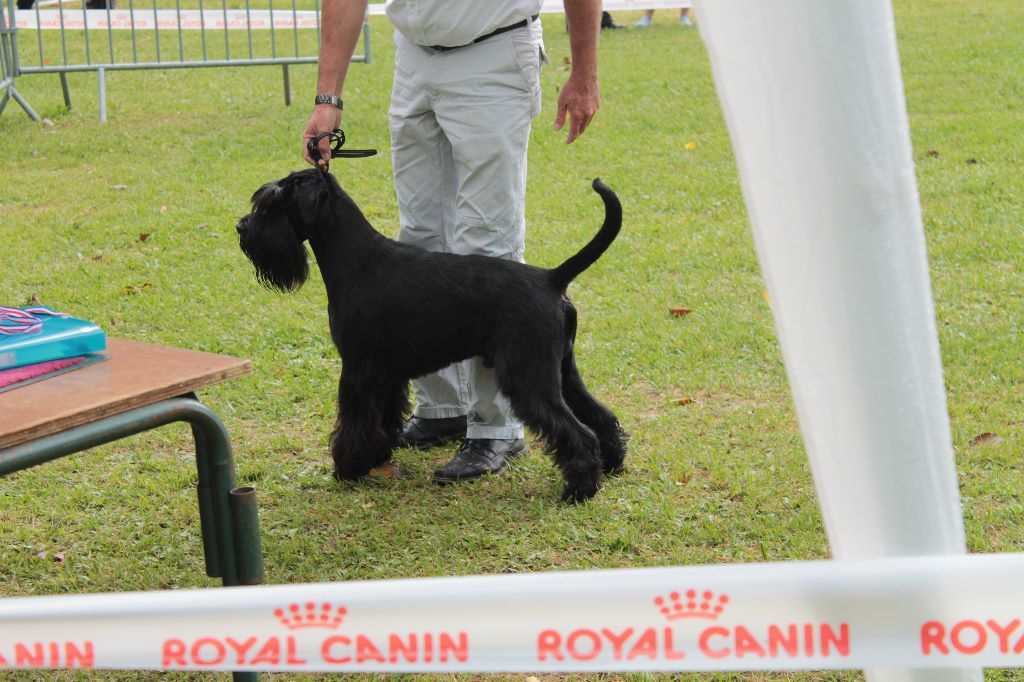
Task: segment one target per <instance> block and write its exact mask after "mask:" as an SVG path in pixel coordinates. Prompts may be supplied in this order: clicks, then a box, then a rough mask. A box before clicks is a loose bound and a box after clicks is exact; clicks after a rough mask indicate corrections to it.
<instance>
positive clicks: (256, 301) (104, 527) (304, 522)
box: [0, 0, 1024, 681]
mask: <svg viewBox="0 0 1024 682" xmlns="http://www.w3.org/2000/svg"><path fill="white" fill-rule="evenodd" d="M896 16H897V23H898V32H899V38H900V55H901V60H902V64H903V71H904V78H905V83H906V89H907V98H908V106H909V111H910V118H911V129H912V135H913V145H914V152H915V158H916V160H917V176H918V183H919V187H920V193H921V201H922V205H923V212H924V221H925V230H926V234H927V241H928V250H929V258H930V262H931V271H932V283H933V288H934V295H935V302H936V308H937V315H938V322H939V335H940V342H941V345H942V351H943V361H944V364H945V377H946V386H947V389H948V399H949V409H950V413H951V417H952V428H953V440H954V445H955V448H956V457H957V469H958V472H959V474H960V489H961V493H962V495H963V503H964V515H965V522H966V528H967V536H968V545H969V548H970V550H971V551H973V552H1013V551H1020V550H1021V549H1022V548H1024V508H1022V500H1024V498H1022V493H1021V490H1024V463H1022V459H1021V454H1022V443H1024V364H1022V362H1021V354H1022V350H1024V339H1022V335H1021V331H1022V320H1024V234H1022V232H1021V226H1022V223H1024V175H1022V173H1021V167H1022V162H1024V114H1022V111H1021V106H1022V102H1024V69H1022V68H1021V64H1024V42H1022V41H1021V36H1022V35H1024V5H1022V4H1021V3H1020V1H1019V0H988V1H987V2H985V3H962V2H956V1H954V0H929V1H927V2H926V1H923V0H898V1H897V2H896ZM638 17H639V13H620V14H617V15H616V19H617V20H619V21H621V22H623V23H627V24H629V25H631V24H632V22H633V21H635V20H636V19H637V18H638ZM545 23H546V25H547V37H546V40H547V47H548V51H549V53H550V56H551V61H552V64H551V66H550V67H547V68H545V70H544V72H543V81H544V87H545V93H544V111H543V112H542V114H541V116H540V117H539V118H538V119H537V121H536V122H535V126H534V131H533V137H532V141H531V145H532V146H531V150H530V178H529V183H530V184H529V204H528V207H527V213H528V220H529V228H528V237H527V259H528V260H529V261H530V262H531V263H534V264H537V265H545V266H551V265H555V264H557V263H559V262H561V261H562V260H563V259H564V258H565V257H566V256H567V255H569V254H570V253H572V252H574V251H575V250H576V248H577V247H578V246H579V245H580V244H582V243H583V242H584V241H585V240H587V239H588V238H589V237H590V236H591V235H592V234H593V232H594V231H595V230H596V228H597V226H598V224H599V221H600V218H601V207H600V202H599V200H598V198H597V196H596V195H595V194H593V193H592V192H591V190H590V188H589V182H590V180H591V179H592V178H594V177H601V178H602V179H604V180H605V181H606V182H607V183H608V184H609V185H610V186H611V187H612V188H614V189H615V190H617V191H618V193H619V195H620V198H621V200H622V203H623V206H624V211H625V222H624V227H623V230H622V234H621V236H620V237H619V239H618V240H617V242H616V243H615V244H614V245H613V247H612V248H611V249H610V251H609V252H608V253H607V254H606V255H605V257H604V258H603V259H602V260H601V261H599V262H598V263H597V264H596V265H595V266H594V267H593V268H591V269H590V270H589V271H587V272H586V273H585V274H584V275H583V276H581V277H580V278H579V279H578V280H577V281H576V282H575V283H574V284H573V285H572V287H571V292H572V294H573V296H574V299H575V301H576V304H577V306H578V307H579V309H580V312H581V318H580V336H579V344H578V359H579V364H580V367H581V371H582V373H583V375H584V378H585V379H586V380H587V381H588V383H589V385H590V387H591V388H592V390H593V391H594V392H595V393H596V394H597V395H598V396H600V397H601V398H602V399H604V400H605V401H606V402H608V403H609V404H610V405H612V406H614V407H615V409H616V410H617V412H618V414H619V415H620V417H621V419H622V421H623V424H624V426H625V427H626V428H627V429H628V430H629V431H630V432H631V433H632V437H633V439H632V443H631V450H630V454H629V459H628V460H627V463H628V465H629V470H628V472H627V473H626V474H625V475H623V476H621V477H618V478H615V479H613V480H611V481H609V482H608V483H607V485H606V486H605V487H604V489H603V490H602V492H601V493H600V494H599V495H598V497H597V498H595V499H594V500H593V501H592V502H590V503H588V504H585V505H580V506H576V507H568V506H564V505H561V504H558V503H557V499H558V495H559V492H560V490H561V485H562V482H561V477H560V476H559V475H558V472H557V471H556V470H555V468H554V467H553V465H552V464H551V463H550V462H549V461H548V460H547V459H546V458H545V457H543V456H542V455H541V454H540V452H539V451H538V450H539V449H538V448H537V447H534V448H533V453H532V454H531V455H530V456H529V457H526V458H524V459H522V460H520V461H518V462H517V463H516V464H515V465H514V466H512V467H511V469H510V470H508V471H507V472H505V473H503V474H502V475H500V476H497V477H494V478H491V479H488V480H483V481H480V482H478V483H475V484H472V485H462V486H453V487H448V488H440V487H437V486H435V485H433V484H431V483H430V475H431V472H432V471H433V469H434V468H435V467H436V466H438V465H439V464H441V463H443V462H445V461H447V459H448V458H449V457H450V456H451V454H452V448H448V449H444V450H440V451H432V452H430V453H416V452H413V451H407V450H405V451H400V452H398V453H397V455H396V460H397V463H398V464H399V466H400V468H401V472H402V475H401V476H400V477H399V478H392V479H375V480H370V481H367V482H362V483H358V484H339V483H336V482H334V481H333V480H332V479H331V478H330V476H329V457H328V455H327V450H326V446H327V434H328V431H329V430H330V427H331V424H332V419H333V410H334V395H335V391H336V382H337V376H338V371H339V361H338V358H337V356H336V353H335V351H334V349H333V347H332V346H331V344H330V341H329V338H328V334H327V318H326V310H325V297H324V291H323V284H322V282H321V281H320V280H319V278H318V277H316V276H315V277H313V278H311V279H310V282H309V283H308V284H307V285H306V286H305V287H304V288H303V289H302V290H301V291H300V292H299V293H297V294H295V295H291V296H282V295H279V294H273V293H270V292H268V291H266V290H264V289H262V288H261V287H259V286H258V285H257V284H256V282H255V281H254V279H253V276H252V269H251V267H250V266H249V264H248V262H247V261H246V260H245V259H244V257H243V256H242V254H241V252H240V251H239V250H238V247H237V240H236V237H235V231H234V225H235V222H236V220H237V218H238V217H239V216H241V215H242V214H244V213H245V212H247V209H248V199H249V196H250V194H251V193H252V192H253V190H255V189H256V188H257V187H258V186H260V185H261V184H262V183H264V182H266V181H268V180H271V179H276V178H278V177H280V176H282V175H284V174H285V173H286V172H288V171H290V170H294V169H298V168H300V167H302V165H303V163H302V160H301V157H300V146H299V135H300V133H301V130H302V128H303V127H304V125H305V121H306V118H307V116H308V114H309V107H308V106H307V104H306V103H307V102H308V101H309V100H311V99H312V95H313V93H314V80H315V77H314V75H315V67H313V66H301V67H293V68H292V70H291V77H292V86H293V89H294V96H295V99H296V102H297V103H296V104H295V105H293V106H291V107H285V106H284V105H283V102H282V94H281V91H282V84H281V71H280V69H277V68H274V67H259V68H245V69H242V68H230V69H197V70H191V71H147V72H121V73H113V74H110V75H108V82H107V88H108V97H109V100H108V101H109V117H110V120H109V122H108V123H106V124H101V123H99V122H98V121H97V111H98V105H97V102H96V98H95V94H96V76H95V74H72V75H71V76H69V81H70V86H71V90H72V94H73V97H74V102H75V105H76V109H75V111H74V112H72V113H67V112H65V111H64V110H63V100H62V98H61V92H60V85H59V82H58V79H57V77H56V76H50V75H46V76H42V75H37V76H32V77H26V78H24V79H22V80H21V81H19V89H20V90H21V91H22V93H23V94H24V95H25V96H26V97H27V98H28V99H29V101H30V102H31V103H32V104H33V106H34V107H35V108H36V109H37V111H39V112H40V114H42V115H43V116H45V117H47V118H49V119H50V120H51V121H52V125H45V126H43V125H37V124H34V123H31V122H30V121H29V120H28V119H27V118H26V117H25V116H24V115H23V114H22V113H21V111H20V109H19V108H18V107H17V105H16V104H15V103H13V102H12V103H10V104H9V106H8V107H7V110H6V112H5V113H4V115H3V116H2V117H0V303H3V304H5V305H24V304H27V303H30V302H31V301H32V300H33V298H34V297H35V298H37V299H38V300H39V301H41V302H42V303H44V304H47V305H50V306H53V307H55V308H58V309H61V310H66V311H71V312H73V313H75V314H76V315H77V316H80V317H84V318H87V319H91V320H94V321H96V322H97V323H99V324H100V325H102V326H103V327H104V328H105V329H106V331H107V333H108V334H110V335H112V336H120V337H125V338H131V339H138V340H142V341H150V342H157V343H164V344H171V345H179V346H185V347H190V348H195V349H200V350H206V351H214V352H223V353H228V354H232V355H238V356H244V357H248V358H252V360H253V362H254V364H255V368H256V371H255V374H254V375H252V376H250V377H246V378H243V379H240V380H236V381H233V382H231V383H228V384H225V385H222V386H219V387H216V388H213V389H210V390H207V391H204V392H203V394H202V397H203V399H204V400H205V401H206V402H207V403H208V404H210V405H211V407H212V408H213V409H214V410H215V411H216V412H217V413H218V414H219V415H220V416H221V417H222V418H223V419H224V420H225V423H226V425H227V427H228V430H229V432H230V433H231V434H232V436H233V439H234V443H235V451H236V452H235V456H236V460H237V466H238V471H239V478H240V484H249V485H254V486H255V487H256V488H257V490H258V492H259V499H260V511H261V519H262V524H263V547H264V553H265V561H266V568H267V575H268V581H270V582H273V583H287V582H316V581H337V580H354V579H381V578H404V577H413V576H428V575H466V574H478V573H511V572H526V571H547V570H567V569H587V568H614V567H638V566H664V565H676V564H705V563H724V562H761V561H784V560H803V559H820V558H826V557H828V556H829V550H828V543H827V539H826V537H825V533H824V529H823V526H822V522H821V517H820V514H819V510H818V506H817V501H816V498H815V491H814V486H813V483H812V481H811V475H810V471H809V468H808V464H807V460H806V456H805V453H804V449H803V445H802V442H801V438H800V433H799V429H798V425H797V421H796V417H795V413H794V409H793V405H792V400H791V397H790V393H789V389H788V386H787V382H786V375H785V371H784V368H783V364H782V359H781V355H780V352H779V347H778V343H777V340H776V336H775V331H774V327H773V323H772V317H771V311H770V309H769V306H768V304H767V302H766V300H765V297H764V295H763V290H764V285H763V282H762V278H761V275H760V272H759V269H758V263H757V260H756V257H755V253H754V246H753V241H752V239H751V235H750V231H749V227H748V224H747V217H746V213H745V208H744V205H743V201H742V199H741V196H740V190H739V183H738V179H737V174H736V168H735V163H734V159H733V156H732V152H731V148H730V143H729V138H728V135H727V133H726V130H725V127H724V123H723V119H722V115H721V111H720V109H719V105H718V101H717V99H716V97H715V92H714V87H713V83H712V81H711V75H710V69H709V66H708V63H707V59H706V56H705V53H704V48H703V45H702V44H701V42H700V40H699V37H698V35H697V33H696V32H695V31H692V30H689V31H688V30H684V29H681V28H679V26H678V25H677V23H676V13H675V12H674V11H661V12H658V13H657V14H656V15H655V26H654V27H652V28H650V29H646V30H638V29H629V30H621V31H614V32H605V33H604V34H603V35H602V42H601V69H602V89H603V104H602V108H601V111H600V113H599V115H598V117H597V119H596V120H595V122H594V124H593V127H592V128H591V129H590V130H589V131H588V132H587V133H586V135H585V136H584V137H583V138H582V139H581V140H580V141H579V142H577V143H575V144H573V145H571V146H566V145H565V144H564V133H556V132H554V131H553V130H552V129H551V128H552V126H551V122H552V120H553V118H554V113H555V101H556V97H557V92H558V88H559V86H560V85H561V83H563V82H564V80H565V77H566V71H565V70H564V69H563V68H560V67H562V65H563V64H564V60H566V59H567V58H568V54H569V53H568V42H567V39H566V36H565V34H564V32H563V30H562V23H561V19H560V18H559V17H557V16H553V17H548V18H545ZM372 31H373V41H374V56H375V63H374V64H372V65H369V66H366V65H359V64H356V65H353V67H352V68H351V70H350V76H349V82H348V86H347V89H346V93H345V100H346V111H345V123H344V127H345V129H346V132H347V133H348V135H349V140H350V146H353V147H361V146H370V145H372V146H376V147H378V148H380V149H381V151H382V152H383V153H382V154H381V155H378V156H377V157H374V158H373V159H369V160H360V161H352V162H345V161H343V160H338V161H336V162H335V164H334V165H333V170H334V171H335V173H336V174H337V176H338V177H339V179H340V180H341V182H342V184H343V185H344V186H345V187H346V188H347V190H348V191H349V193H350V194H351V195H352V196H353V197H354V198H355V199H356V201H357V202H359V203H360V204H361V206H362V208H363V210H364V212H365V213H366V214H367V216H368V217H369V218H370V220H371V221H372V222H374V223H375V224H376V226H377V227H378V229H380V230H381V231H382V232H384V233H386V234H389V235H394V234H396V233H397V227H398V226H397V211H396V208H395V203H394V196H393V191H392V187H391V182H390V174H391V169H390V162H389V154H388V153H387V152H388V144H389V143H388V130H387V121H386V116H385V112H386V108H387V101H388V95H389V90H390V81H391V68H392V59H391V49H390V29H389V25H388V24H387V23H386V21H385V20H383V19H374V20H373V22H372ZM671 308H690V309H692V310H693V313H692V314H690V315H687V316H682V317H677V316H673V315H671V314H670V313H669V309H671ZM684 399H685V400H684ZM681 403H682V404H681ZM2 419H3V415H0V420H2ZM983 433H993V434H997V435H998V438H988V439H982V441H983V442H980V443H977V444H972V443H974V441H975V438H976V437H977V436H979V435H980V434H983ZM195 477H196V474H195V467H194V464H193V457H192V454H191V451H190V435H189V433H188V430H187V428H185V427H183V426H177V427H168V428H166V429H163V430H161V431H158V432H154V433H150V434H147V435H144V436H140V437H136V438H133V439H130V440H126V441H121V442H120V443H118V444H116V445H113V446H108V447H103V448H99V449H96V450H92V451H89V452H87V453H82V454H79V455H76V456H74V457H68V458H64V459H62V460H60V461H57V462H54V463H51V464H48V465H46V466H43V467H38V468H36V469H32V470H29V471H25V472H21V473H19V474H17V475H15V476H12V477H9V478H5V479H3V480H2V481H0V548H2V549H0V594H2V595H4V596H11V595H43V594H55V593H79V592H105V591H126V590H156V589H174V588H185V587H199V586H213V585H216V584H218V583H217V581H215V580H213V579H209V578H206V577H205V576H204V574H203V562H202V556H201V549H200V539H199V528H198V513H197V509H196V504H195V500H194V486H195ZM147 676H148V677H155V676H156V675H155V674H144V673H105V672H97V673H92V674H88V675H85V674H75V675H72V674H70V673H68V674H65V673H46V677H47V678H48V679H104V680H106V679H125V680H127V679H137V678H140V677H147ZM166 677H167V679H174V680H177V679H207V676H204V675H198V674H197V675H189V674H174V675H168V676H166ZM278 677H280V679H296V680H299V679H302V680H306V679H314V677H313V676H297V675H280V676H275V677H274V679H277V678H278ZM477 677H479V676H473V675H458V676H451V675H446V676H441V677H437V678H436V679H439V680H441V679H443V680H453V679H457V680H470V679H476V678H477ZM523 677H524V676H504V677H501V678H500V679H508V680H521V679H523ZM860 678H861V675H860V673H819V674H799V675H798V674H774V675H773V674H750V675H718V676H716V675H692V676H689V675H678V676H668V675H665V676H660V675H656V676H640V675H637V676H631V677H628V679H634V680H647V679H651V680H662V679H665V680H667V679H701V680H704V679H707V680H733V679H742V680H751V681H753V680H769V679H771V680H782V679H785V680H789V679H793V680H855V679H860ZM0 679H5V680H6V679H11V680H26V681H27V680H34V679H39V675H38V674H37V673H17V674H16V673H0ZM366 679H375V680H376V679H388V678H382V677H381V676H366ZM422 679H429V678H428V677H427V676H423V677H422ZM552 679H554V678H552ZM557 679H560V680H561V679H582V677H580V676H558V677H557ZM608 679H614V678H613V677H612V676H609V677H608ZM988 679H991V680H1010V679H1024V675H1019V674H1018V673H1016V672H1014V671H990V672H989V673H988Z"/></svg>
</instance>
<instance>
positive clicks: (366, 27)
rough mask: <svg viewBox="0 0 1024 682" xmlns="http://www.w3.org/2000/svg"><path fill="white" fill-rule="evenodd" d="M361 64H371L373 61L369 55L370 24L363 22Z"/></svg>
mask: <svg viewBox="0 0 1024 682" xmlns="http://www.w3.org/2000/svg"><path fill="white" fill-rule="evenodd" d="M363 63H364V64H372V63H373V59H372V57H371V55H370V22H368V21H364V22H363Z"/></svg>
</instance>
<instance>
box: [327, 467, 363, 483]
mask: <svg viewBox="0 0 1024 682" xmlns="http://www.w3.org/2000/svg"><path fill="white" fill-rule="evenodd" d="M331 475H332V476H334V480H336V481H358V480H359V479H360V478H362V477H363V476H366V472H360V471H356V470H353V469H340V468H338V467H334V468H333V469H332V470H331Z"/></svg>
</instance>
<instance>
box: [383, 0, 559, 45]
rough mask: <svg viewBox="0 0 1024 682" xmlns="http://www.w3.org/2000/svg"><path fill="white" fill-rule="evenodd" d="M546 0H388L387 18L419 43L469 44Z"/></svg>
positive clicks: (526, 16)
mask: <svg viewBox="0 0 1024 682" xmlns="http://www.w3.org/2000/svg"><path fill="white" fill-rule="evenodd" d="M542 4H543V0H387V4H386V6H385V12H386V13H387V15H388V19H390V20H391V23H393V24H394V25H395V28H397V29H398V30H399V31H401V32H402V35H404V36H405V37H406V38H408V39H409V40H410V41H412V42H414V43H416V44H417V45H444V46H446V47H455V46H458V45H468V44H469V43H472V42H473V41H474V40H476V39H477V38H479V37H480V36H484V35H487V34H488V33H490V32H491V31H493V30H495V29H498V28H502V27H504V26H511V25H512V24H515V23H517V22H520V21H522V20H523V19H529V18H530V17H532V16H533V15H535V14H537V13H539V12H540V7H541V5H542Z"/></svg>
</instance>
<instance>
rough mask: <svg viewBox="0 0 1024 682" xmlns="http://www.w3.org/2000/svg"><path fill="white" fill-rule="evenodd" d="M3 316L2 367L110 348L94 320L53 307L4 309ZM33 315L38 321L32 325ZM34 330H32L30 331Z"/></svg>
mask: <svg viewBox="0 0 1024 682" xmlns="http://www.w3.org/2000/svg"><path fill="white" fill-rule="evenodd" d="M2 310H5V311H17V312H12V313H10V314H9V315H8V314H5V315H2V316H0V328H2V329H0V369H7V368H9V367H21V366H22V365H32V364H35V363H37V362H47V361H49V360H61V359H63V358H71V357H75V356H78V355H88V354H89V353H98V352H100V351H102V350H105V349H106V347H107V337H106V334H104V333H103V330H102V329H100V328H99V327H98V326H96V325H95V324H93V323H92V322H86V321H85V320H79V319H77V318H74V317H58V316H57V315H60V313H56V312H55V311H53V310H51V309H49V308H42V307H36V308H25V309H18V308H13V309H12V308H3V309H2ZM26 316H30V317H31V318H32V319H34V320H35V323H34V324H31V325H29V324H28V322H30V321H31V320H29V319H28V317H26ZM29 330H31V331H29Z"/></svg>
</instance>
